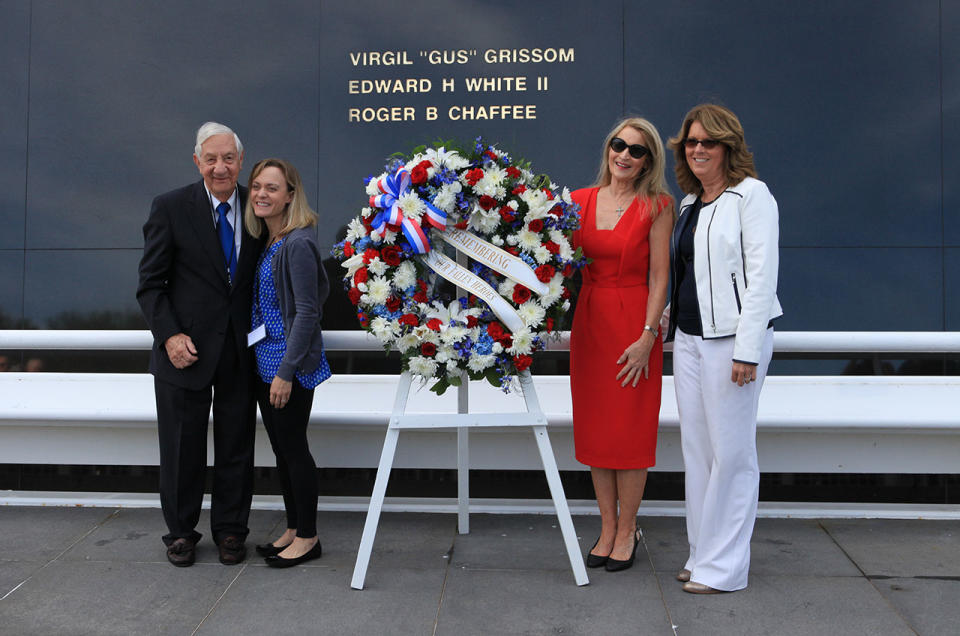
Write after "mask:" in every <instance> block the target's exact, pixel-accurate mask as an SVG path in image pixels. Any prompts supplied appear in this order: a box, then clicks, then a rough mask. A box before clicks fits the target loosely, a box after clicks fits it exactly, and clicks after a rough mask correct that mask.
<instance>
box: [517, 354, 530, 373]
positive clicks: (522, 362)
mask: <svg viewBox="0 0 960 636" xmlns="http://www.w3.org/2000/svg"><path fill="white" fill-rule="evenodd" d="M531 364H533V357H532V356H528V355H519V356H513V366H515V367H517V371H526V370H527V369H528V368H529V367H530V365H531Z"/></svg>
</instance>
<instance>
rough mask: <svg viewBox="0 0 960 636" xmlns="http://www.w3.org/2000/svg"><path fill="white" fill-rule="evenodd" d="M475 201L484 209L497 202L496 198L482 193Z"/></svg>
mask: <svg viewBox="0 0 960 636" xmlns="http://www.w3.org/2000/svg"><path fill="white" fill-rule="evenodd" d="M477 203H479V204H480V207H481V208H483V209H484V210H489V209H490V208H492V207H493V206H495V205H496V204H497V200H496V199H494V198H493V197H491V196H489V195H486V194H483V195H481V196H480V200H479V201H478V202H477Z"/></svg>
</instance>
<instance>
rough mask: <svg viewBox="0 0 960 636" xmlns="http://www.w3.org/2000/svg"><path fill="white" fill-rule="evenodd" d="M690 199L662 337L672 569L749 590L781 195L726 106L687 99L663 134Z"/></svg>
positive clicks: (677, 242)
mask: <svg viewBox="0 0 960 636" xmlns="http://www.w3.org/2000/svg"><path fill="white" fill-rule="evenodd" d="M670 147H671V148H672V149H673V151H674V155H675V158H676V166H675V171H676V175H677V182H678V184H679V185H680V188H681V189H682V190H683V191H684V192H685V193H687V196H686V197H685V198H684V199H683V201H682V202H681V203H680V210H679V218H678V220H677V223H676V226H675V227H674V231H673V237H672V241H671V245H670V248H671V249H670V256H671V266H672V272H673V292H672V298H671V306H670V321H669V328H668V332H667V338H666V340H667V341H670V340H675V342H674V345H673V375H674V386H675V389H676V393H677V405H678V410H679V414H680V433H681V445H682V449H683V462H684V467H685V470H686V517H687V539H688V542H689V544H690V555H689V557H688V559H687V562H686V564H685V565H684V566H683V568H682V569H681V570H680V572H679V573H678V574H677V579H678V580H680V581H683V582H684V584H683V589H684V591H686V592H690V593H694V594H712V593H716V592H730V591H734V590H739V589H743V588H745V587H746V586H747V573H748V570H749V568H750V537H751V536H752V534H753V524H754V520H755V519H756V513H757V499H758V494H759V486H760V469H759V466H758V463H757V446H756V429H757V404H758V402H759V399H760V388H761V387H762V386H763V380H764V377H765V376H766V373H767V366H768V365H769V363H770V358H771V356H772V354H773V326H772V321H773V320H774V319H775V318H777V317H779V316H780V315H781V314H782V313H783V312H782V311H781V309H780V303H779V301H778V300H777V294H776V290H777V266H778V254H777V249H778V246H777V241H778V235H779V228H778V220H777V219H778V216H777V202H776V201H775V200H774V198H773V196H772V195H771V194H770V191H769V190H768V189H767V186H766V185H765V184H764V183H763V182H762V181H759V180H757V178H756V176H757V173H756V170H755V169H754V166H753V155H752V154H751V153H750V152H749V150H747V144H746V141H745V140H744V135H743V127H742V126H741V125H740V121H739V120H738V119H737V116H736V115H734V114H733V113H732V112H731V111H730V110H728V109H726V108H724V107H722V106H717V105H714V104H701V105H699V106H696V107H694V108H693V109H692V110H691V111H690V112H689V113H687V115H686V117H684V119H683V124H682V125H681V127H680V133H679V134H678V135H677V137H675V138H673V139H671V140H670Z"/></svg>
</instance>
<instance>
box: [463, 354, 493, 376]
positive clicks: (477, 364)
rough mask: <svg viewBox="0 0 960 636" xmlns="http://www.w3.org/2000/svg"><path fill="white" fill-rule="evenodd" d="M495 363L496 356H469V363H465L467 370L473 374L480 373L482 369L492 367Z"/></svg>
mask: <svg viewBox="0 0 960 636" xmlns="http://www.w3.org/2000/svg"><path fill="white" fill-rule="evenodd" d="M496 361H497V358H496V356H481V355H477V354H473V355H472V356H470V360H469V362H467V368H468V369H470V370H471V371H473V372H474V373H480V372H481V371H483V370H484V369H488V368H490V367H492V366H493V365H494V363H495V362H496Z"/></svg>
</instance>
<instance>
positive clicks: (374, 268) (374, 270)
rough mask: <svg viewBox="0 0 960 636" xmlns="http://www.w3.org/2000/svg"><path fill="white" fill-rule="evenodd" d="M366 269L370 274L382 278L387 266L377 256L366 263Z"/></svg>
mask: <svg viewBox="0 0 960 636" xmlns="http://www.w3.org/2000/svg"><path fill="white" fill-rule="evenodd" d="M367 269H368V270H370V273H371V274H376V275H377V276H383V273H384V272H386V271H387V264H386V263H384V262H383V261H381V260H380V257H379V256H378V257H376V258H374V259H373V260H372V261H370V262H369V263H367Z"/></svg>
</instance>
